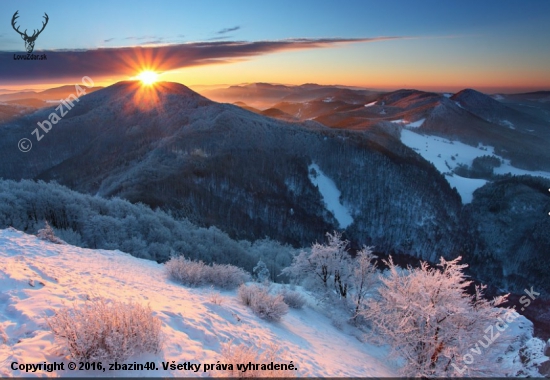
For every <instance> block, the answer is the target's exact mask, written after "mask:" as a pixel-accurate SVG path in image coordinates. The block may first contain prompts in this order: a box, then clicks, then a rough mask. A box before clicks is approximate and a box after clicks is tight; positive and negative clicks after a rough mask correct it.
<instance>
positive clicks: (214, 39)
mask: <svg viewBox="0 0 550 380" xmlns="http://www.w3.org/2000/svg"><path fill="white" fill-rule="evenodd" d="M229 38H231V36H218V37H212V38H207V39H206V41H220V40H227V39H229Z"/></svg>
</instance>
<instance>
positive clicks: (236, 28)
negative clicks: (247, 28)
mask: <svg viewBox="0 0 550 380" xmlns="http://www.w3.org/2000/svg"><path fill="white" fill-rule="evenodd" d="M239 29H241V27H240V26H234V27H232V28H223V29H222V30H218V31H217V32H216V34H225V33H231V32H234V31H236V30H239Z"/></svg>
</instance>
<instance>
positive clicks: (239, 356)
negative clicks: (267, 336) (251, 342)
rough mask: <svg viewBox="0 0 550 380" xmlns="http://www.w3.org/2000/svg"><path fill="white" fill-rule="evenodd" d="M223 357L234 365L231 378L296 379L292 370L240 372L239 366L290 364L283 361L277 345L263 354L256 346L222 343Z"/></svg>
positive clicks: (229, 374)
mask: <svg viewBox="0 0 550 380" xmlns="http://www.w3.org/2000/svg"><path fill="white" fill-rule="evenodd" d="M221 347H222V356H223V359H224V363H226V364H233V371H231V370H228V371H227V375H228V376H230V377H253V378H256V377H271V378H275V377H295V376H296V373H295V372H294V371H292V370H277V371H275V370H264V371H262V370H255V369H247V370H246V372H243V371H239V370H238V369H237V364H244V365H246V364H248V363H253V364H267V363H270V362H273V363H281V364H283V363H286V364H288V363H290V362H288V361H283V360H281V357H282V356H283V355H282V353H281V349H280V348H279V346H278V345H276V344H273V343H272V344H270V345H269V346H268V347H267V349H265V350H263V351H262V352H258V349H257V348H256V347H255V346H246V345H244V344H239V345H238V346H235V345H233V341H229V342H227V343H222V344H221Z"/></svg>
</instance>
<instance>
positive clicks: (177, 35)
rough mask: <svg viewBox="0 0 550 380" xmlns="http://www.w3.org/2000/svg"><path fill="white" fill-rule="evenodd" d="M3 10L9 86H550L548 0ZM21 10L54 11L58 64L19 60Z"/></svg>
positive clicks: (39, 16) (51, 31) (28, 17)
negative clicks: (144, 80) (141, 79)
mask: <svg viewBox="0 0 550 380" xmlns="http://www.w3.org/2000/svg"><path fill="white" fill-rule="evenodd" d="M0 9H1V10H2V12H1V13H2V14H3V15H4V17H2V22H0V61H2V65H3V68H4V70H2V72H1V73H0V88H1V89H6V90H9V89H11V90H23V89H28V88H32V89H47V88H52V87H59V86H61V85H67V84H74V83H78V82H79V80H80V78H82V76H89V77H90V78H92V79H93V80H94V82H95V83H96V84H97V85H99V86H108V85H109V84H113V83H116V82H118V81H121V80H128V79H132V78H136V76H137V75H139V73H140V72H142V71H144V70H151V71H155V72H157V73H158V74H159V80H161V81H170V82H176V83H181V84H184V85H186V86H188V87H190V88H197V87H201V86H216V85H218V84H222V83H223V84H224V85H227V86H230V85H239V84H243V83H258V82H263V83H284V84H286V85H300V84H303V83H316V84H319V85H335V83H336V85H339V86H354V87H361V88H369V89H376V90H381V91H394V90H397V89H402V88H407V89H417V90H422V91H432V92H453V93H456V92H457V91H460V90H462V89H465V88H472V89H476V90H478V91H481V92H484V93H521V92H533V91H541V90H548V89H550V70H549V69H548V67H550V51H548V49H545V48H544V47H545V46H547V43H546V38H545V37H547V36H549V35H550V3H548V2H537V1H528V2H524V3H521V4H520V3H518V2H517V1H513V0H507V1H486V2H483V3H482V4H479V3H477V2H475V1H471V0H469V1H465V2H462V3H460V4H455V3H440V2H438V1H435V0H426V1H423V2H421V3H410V2H407V1H404V0H399V1H396V2H392V3H391V5H390V4H388V3H380V2H375V1H354V0H348V1H345V2H343V3H339V5H338V6H336V5H335V3H332V2H321V3H319V2H313V1H309V0H308V1H303V2H300V3H297V4H296V3H293V2H290V1H283V2H278V3H272V2H264V3H260V4H259V3H255V2H251V1H246V0H240V1H236V2H234V3H232V4H231V5H229V4H225V3H221V2H216V1H213V0H211V1H203V2H200V3H195V2H189V1H188V2H173V1H166V0H164V1H159V2H157V3H156V4H155V6H150V5H149V4H148V3H145V2H143V1H138V2H128V1H120V2H117V3H116V5H115V6H109V4H106V3H93V4H80V5H79V6H78V7H75V6H74V5H73V4H72V3H70V2H68V1H55V2H54V1H51V0H48V1H44V2H41V3H40V5H39V6H38V5H37V3H35V2H31V1H17V2H16V1H11V0H10V1H4V2H2V3H1V4H0ZM290 9H291V10H292V11H291V12H289V10H290ZM396 10H397V11H396ZM16 11H18V12H19V13H18V15H19V18H18V19H17V21H16V22H17V26H18V27H21V29H22V30H25V29H28V30H33V29H34V28H38V27H40V26H41V23H42V22H43V21H44V18H43V16H44V13H47V14H48V16H49V22H48V25H47V26H46V27H45V29H44V31H43V33H41V34H40V35H39V37H38V39H37V40H36V46H35V50H34V52H33V54H46V56H47V60H45V61H21V60H15V59H14V55H16V54H23V53H24V44H23V41H22V40H21V38H20V36H18V35H17V33H16V32H15V31H14V30H13V28H12V25H11V18H12V15H13V14H14V13H15V12H16ZM83 18H85V19H87V20H97V21H94V22H82V19H83Z"/></svg>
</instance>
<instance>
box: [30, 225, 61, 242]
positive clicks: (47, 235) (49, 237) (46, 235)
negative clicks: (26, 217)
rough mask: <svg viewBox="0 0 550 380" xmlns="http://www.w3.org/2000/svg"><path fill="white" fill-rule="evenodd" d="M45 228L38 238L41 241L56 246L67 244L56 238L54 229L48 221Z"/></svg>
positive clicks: (41, 230)
mask: <svg viewBox="0 0 550 380" xmlns="http://www.w3.org/2000/svg"><path fill="white" fill-rule="evenodd" d="M44 223H45V224H44V228H42V229H40V230H38V233H37V234H36V236H37V237H38V238H39V239H41V240H46V241H49V242H52V243H55V244H65V242H64V241H63V240H61V239H59V238H58V237H57V236H55V233H54V232H53V229H52V227H51V226H50V225H49V223H48V221H46V220H45V221H44Z"/></svg>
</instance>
